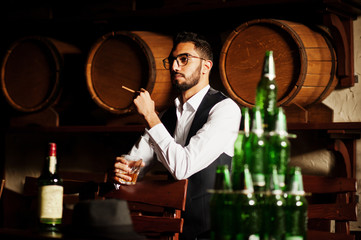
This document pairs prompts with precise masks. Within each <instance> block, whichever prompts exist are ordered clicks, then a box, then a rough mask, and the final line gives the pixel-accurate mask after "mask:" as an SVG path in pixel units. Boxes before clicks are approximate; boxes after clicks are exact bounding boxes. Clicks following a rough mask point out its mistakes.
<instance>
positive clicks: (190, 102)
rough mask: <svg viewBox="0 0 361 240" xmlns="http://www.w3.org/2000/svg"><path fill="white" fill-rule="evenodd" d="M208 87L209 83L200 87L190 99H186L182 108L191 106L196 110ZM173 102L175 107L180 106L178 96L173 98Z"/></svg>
mask: <svg viewBox="0 0 361 240" xmlns="http://www.w3.org/2000/svg"><path fill="white" fill-rule="evenodd" d="M209 88H210V86H209V85H207V86H205V87H204V88H202V90H200V91H199V92H197V93H196V94H195V95H193V96H192V97H191V98H190V99H188V101H187V102H185V103H184V104H183V109H185V108H189V107H191V108H193V110H194V111H196V110H197V109H198V107H199V105H200V104H201V102H202V100H203V98H204V96H205V95H206V94H207V92H208V90H209ZM174 104H175V106H176V108H177V109H179V108H180V107H181V106H180V105H181V101H180V96H179V97H177V98H176V99H175V100H174Z"/></svg>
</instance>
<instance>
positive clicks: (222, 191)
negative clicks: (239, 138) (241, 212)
mask: <svg viewBox="0 0 361 240" xmlns="http://www.w3.org/2000/svg"><path fill="white" fill-rule="evenodd" d="M210 208H211V209H210V210H211V239H212V240H232V239H233V236H234V229H235V226H234V221H233V193H232V185H231V179H230V173H229V169H228V165H219V166H217V170H216V182H215V185H214V191H213V195H212V198H211V203H210Z"/></svg>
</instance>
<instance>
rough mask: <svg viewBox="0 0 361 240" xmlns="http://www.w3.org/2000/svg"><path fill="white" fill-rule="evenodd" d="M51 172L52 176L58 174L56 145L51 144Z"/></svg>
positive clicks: (49, 158)
mask: <svg viewBox="0 0 361 240" xmlns="http://www.w3.org/2000/svg"><path fill="white" fill-rule="evenodd" d="M48 160H49V172H50V173H51V174H55V173H56V164H57V159H56V143H49V157H48Z"/></svg>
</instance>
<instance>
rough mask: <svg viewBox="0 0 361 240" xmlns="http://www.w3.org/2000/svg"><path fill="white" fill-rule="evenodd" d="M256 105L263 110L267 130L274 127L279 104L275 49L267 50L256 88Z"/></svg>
mask: <svg viewBox="0 0 361 240" xmlns="http://www.w3.org/2000/svg"><path fill="white" fill-rule="evenodd" d="M256 106H257V107H259V109H260V110H261V112H262V117H263V120H264V121H263V124H264V126H265V131H272V130H273V129H274V124H275V121H274V118H275V116H276V110H277V109H276V106H277V84H276V73H275V64H274V59H273V51H266V54H265V58H264V62H263V71H262V75H261V80H260V81H259V82H258V85H257V89H256Z"/></svg>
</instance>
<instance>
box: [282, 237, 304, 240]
mask: <svg viewBox="0 0 361 240" xmlns="http://www.w3.org/2000/svg"><path fill="white" fill-rule="evenodd" d="M286 240H303V237H302V236H286Z"/></svg>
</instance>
